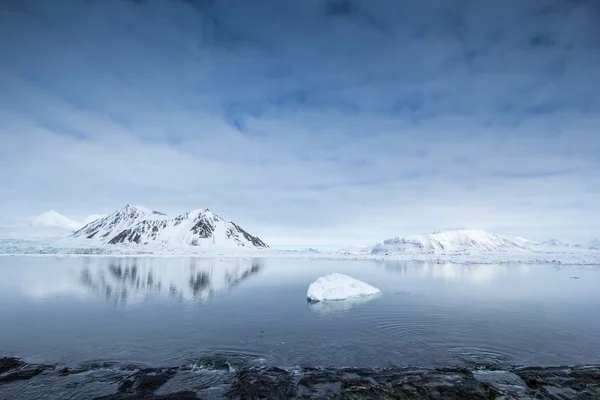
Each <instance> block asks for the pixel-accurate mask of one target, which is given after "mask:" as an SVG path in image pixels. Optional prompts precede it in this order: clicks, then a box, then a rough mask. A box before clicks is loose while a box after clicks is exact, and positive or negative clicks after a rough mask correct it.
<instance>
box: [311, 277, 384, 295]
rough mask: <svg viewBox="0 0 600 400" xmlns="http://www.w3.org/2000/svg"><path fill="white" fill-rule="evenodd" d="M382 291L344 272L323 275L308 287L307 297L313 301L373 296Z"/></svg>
mask: <svg viewBox="0 0 600 400" xmlns="http://www.w3.org/2000/svg"><path fill="white" fill-rule="evenodd" d="M378 293H381V291H380V290H379V289H377V288H376V287H373V286H371V285H369V284H366V283H364V282H361V281H359V280H357V279H354V278H351V277H349V276H347V275H343V274H337V273H334V274H329V275H326V276H322V277H320V278H319V279H317V280H316V281H314V282H313V283H311V284H310V286H309V287H308V291H307V292H306V297H307V298H308V300H309V301H311V302H317V301H328V300H344V299H349V298H352V297H360V296H371V295H374V294H378Z"/></svg>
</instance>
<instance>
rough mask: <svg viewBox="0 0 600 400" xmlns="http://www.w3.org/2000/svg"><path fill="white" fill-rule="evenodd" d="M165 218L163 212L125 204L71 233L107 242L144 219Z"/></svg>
mask: <svg viewBox="0 0 600 400" xmlns="http://www.w3.org/2000/svg"><path fill="white" fill-rule="evenodd" d="M164 218H166V216H165V214H163V213H160V212H158V211H151V210H149V209H147V208H145V207H140V206H135V205H129V204H128V205H126V206H125V207H124V208H122V209H120V210H117V211H115V212H113V213H112V214H110V215H107V216H106V217H104V218H100V219H97V220H95V221H93V222H91V223H89V224H87V225H86V226H84V227H83V228H81V229H80V230H78V231H77V232H75V233H74V234H73V237H81V238H86V239H97V240H99V241H101V242H103V243H108V241H110V239H112V238H113V237H114V236H115V235H117V234H119V233H120V232H122V231H124V230H125V229H129V228H131V227H133V226H135V225H136V224H137V223H139V222H141V221H144V220H160V219H164Z"/></svg>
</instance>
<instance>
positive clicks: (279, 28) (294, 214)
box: [0, 0, 600, 245]
mask: <svg viewBox="0 0 600 400" xmlns="http://www.w3.org/2000/svg"><path fill="white" fill-rule="evenodd" d="M409 3H410V4H409ZM424 3H427V4H425V5H421V4H420V3H419V4H418V5H417V4H415V3H414V2H406V3H404V2H396V1H391V0H390V1H384V0H378V1H373V2H358V1H356V2H350V3H348V4H349V5H350V6H349V7H346V8H340V10H341V11H344V12H345V11H347V12H346V13H341V14H340V13H337V14H335V15H330V14H328V13H327V12H326V11H327V8H326V7H324V6H323V3H322V2H317V1H307V2H293V1H284V2H277V3H274V2H272V1H268V0H261V1H258V2H252V3H244V2H242V3H240V2H237V3H236V5H233V4H232V3H230V2H228V1H223V2H216V3H212V5H211V4H209V3H206V4H204V3H202V2H195V1H180V2H161V1H156V0H154V1H153V0H150V1H145V2H129V1H106V2H84V1H76V0H71V1H68V2H67V1H65V2H61V3H60V4H59V5H56V4H57V3H54V5H53V6H52V7H50V6H48V4H47V3H45V2H43V1H37V0H33V1H25V2H9V3H8V4H9V7H7V8H5V9H3V10H0V55H1V57H2V59H3V60H6V62H3V63H2V65H0V120H1V121H2V123H1V124H0V139H1V141H2V146H0V182H1V185H0V208H1V210H2V217H1V218H2V219H17V220H19V219H22V220H25V219H27V218H28V217H29V216H31V215H34V214H38V213H39V212H41V211H44V210H46V209H50V208H52V209H57V210H59V211H61V212H63V213H65V214H67V215H69V216H71V217H73V218H79V219H81V218H83V217H85V216H87V215H88V214H90V213H97V212H99V213H106V212H110V211H111V210H112V209H113V208H117V207H120V206H122V205H124V204H126V203H139V204H144V205H146V206H148V207H152V208H155V209H161V210H164V211H167V212H179V211H183V210H185V209H191V208H197V207H210V208H211V209H214V210H215V211H216V212H217V213H219V214H222V215H223V216H224V217H226V218H229V219H232V220H234V221H236V222H239V223H240V224H241V225H242V226H244V227H245V228H247V229H248V230H249V231H250V232H252V233H256V234H258V235H259V236H261V237H264V238H265V240H267V241H268V242H269V243H272V244H283V243H290V244H302V243H305V244H307V245H310V244H324V245H325V244H328V243H330V244H336V245H337V244H345V243H351V242H353V243H360V242H371V241H375V240H379V239H382V238H384V237H386V236H390V235H397V234H408V233H413V232H415V231H428V230H431V229H436V228H440V227H444V226H465V227H475V228H483V229H489V230H496V231H500V232H507V233H515V234H521V235H529V236H531V237H533V238H545V237H548V236H555V237H565V238H579V237H585V236H595V235H600V232H598V228H597V224H595V223H594V218H592V217H593V216H594V215H595V214H597V212H598V211H597V210H598V209H597V204H598V200H600V190H599V185H600V182H599V180H600V162H599V161H598V160H599V159H598V156H597V154H599V153H600V138H599V136H598V134H597V132H596V130H597V126H598V124H599V122H600V118H599V117H598V115H600V114H599V112H600V95H599V94H598V93H600V83H599V82H600V69H598V68H596V67H597V65H598V63H599V62H600V52H598V51H597V50H598V49H599V48H600V39H598V38H600V28H599V27H598V26H597V24H594V23H593V22H594V20H593V18H592V17H590V16H592V15H595V14H594V13H597V11H598V10H596V8H595V6H594V4H593V3H585V2H581V3H579V5H573V4H568V3H567V2H562V1H558V0H557V1H554V2H551V3H550V4H549V3H548V2H543V3H544V4H545V5H548V7H546V8H544V7H542V3H541V2H535V1H534V2H528V3H527V4H524V3H522V2H515V3H514V4H513V5H512V6H510V5H505V6H503V7H502V8H501V9H495V8H490V7H489V6H490V4H487V5H482V3H480V2H461V4H464V6H463V5H459V4H458V2H450V3H448V2H438V1H427V2H424ZM203 4H204V5H203ZM434 5H435V7H431V6H434ZM431 10H436V11H435V12H434V11H431Z"/></svg>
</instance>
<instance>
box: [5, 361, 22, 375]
mask: <svg viewBox="0 0 600 400" xmlns="http://www.w3.org/2000/svg"><path fill="white" fill-rule="evenodd" d="M23 365H25V363H24V362H22V361H20V360H19V359H18V358H14V357H4V358H0V374H3V373H5V372H6V371H10V370H12V369H17V368H20V367H22V366H23Z"/></svg>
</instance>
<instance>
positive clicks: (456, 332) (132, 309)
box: [0, 257, 600, 367]
mask: <svg viewBox="0 0 600 400" xmlns="http://www.w3.org/2000/svg"><path fill="white" fill-rule="evenodd" d="M331 272H340V273H345V274H348V275H350V276H352V277H354V278H357V279H360V280H363V281H365V282H367V283H369V284H371V285H374V286H376V287H379V288H380V289H381V290H382V293H381V295H379V296H375V297H373V298H370V299H368V300H363V301H350V302H336V303H327V304H325V303H321V304H316V305H311V304H308V303H307V301H306V289H307V287H308V285H309V284H310V283H311V282H312V281H314V280H315V279H316V278H318V277H319V276H322V275H325V274H327V273H331ZM599 287H600V270H599V269H598V267H590V266H585V267H583V266H582V267H557V266H549V265H525V266H518V265H517V266H506V265H468V266H467V265H453V264H427V263H403V262H375V261H333V260H309V259H250V258H248V259H225V258H223V259H221V258H216V259H201V258H160V257H151V258H134V257H132V258H115V257H64V258H60V257H59V258H53V257H39V258H38V257H0V327H1V328H0V355H14V356H18V357H23V358H25V359H27V360H30V361H32V362H44V363H59V364H60V363H64V364H67V365H73V364H81V363H89V362H97V361H120V362H142V363H146V364H149V365H155V366H158V365H163V366H164V365H182V364H185V363H190V362H194V360H201V359H204V358H205V357H206V356H207V355H220V356H224V357H231V358H235V357H245V358H251V359H256V360H258V361H259V362H261V363H264V364H272V365H278V366H295V365H302V366H360V367H385V366H390V365H399V366H402V365H417V366H424V367H430V366H441V365H461V364H464V363H478V362H481V363H486V364H490V363H496V364H518V365H564V364H587V363H600V352H599V351H598V349H600V318H599V317H598V312H597V310H598V309H599V306H600V291H599V290H598V288H599Z"/></svg>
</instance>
